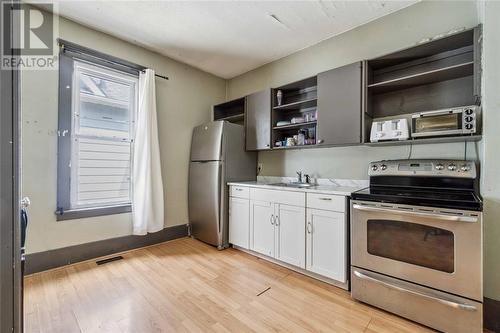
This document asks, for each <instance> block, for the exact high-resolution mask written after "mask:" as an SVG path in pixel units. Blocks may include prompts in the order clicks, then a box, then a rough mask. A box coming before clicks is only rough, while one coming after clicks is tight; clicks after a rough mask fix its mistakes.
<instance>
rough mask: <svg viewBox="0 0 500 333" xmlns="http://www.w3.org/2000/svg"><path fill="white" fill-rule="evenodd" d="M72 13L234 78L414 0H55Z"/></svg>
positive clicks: (80, 19) (62, 9)
mask: <svg viewBox="0 0 500 333" xmlns="http://www.w3.org/2000/svg"><path fill="white" fill-rule="evenodd" d="M56 2H57V4H58V6H56V7H58V10H57V11H58V12H59V13H60V14H61V15H62V16H65V17H67V18H69V19H71V20H74V21H77V22H79V23H82V24H84V25H86V26H89V27H92V28H94V29H96V30H100V31H103V32H105V33H108V34H110V35H113V36H116V37H119V38H121V39H124V40H127V41H130V42H132V43H134V44H138V45H141V46H143V47H145V48H148V49H150V50H153V51H156V52H158V53H160V54H163V55H165V56H168V57H170V58H173V59H176V60H179V61H181V62H184V63H187V64H189V65H191V66H193V67H196V68H199V69H202V70H204V71H206V72H209V73H212V74H215V75H217V76H220V77H222V78H226V79H227V78H232V77H234V76H237V75H239V74H242V73H245V72H247V71H249V70H252V69H254V68H257V67H259V66H262V65H264V64H266V63H269V62H271V61H274V60H276V59H279V58H282V57H285V56H287V55H289V54H291V53H294V52H296V51H299V50H301V49H304V48H306V47H308V46H311V45H314V44H316V43H318V42H320V41H322V40H324V39H327V38H330V37H332V36H335V35H337V34H340V33H342V32H344V31H347V30H350V29H353V28H355V27H356V26H359V25H362V24H365V23H367V22H369V21H372V20H374V19H377V18H380V17H382V16H385V15H388V14H390V13H392V12H394V11H397V10H399V9H402V8H404V7H407V6H409V5H412V4H414V3H416V2H418V0H409V1H390V0H389V1H56Z"/></svg>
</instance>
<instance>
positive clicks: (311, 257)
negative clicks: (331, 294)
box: [306, 209, 347, 283]
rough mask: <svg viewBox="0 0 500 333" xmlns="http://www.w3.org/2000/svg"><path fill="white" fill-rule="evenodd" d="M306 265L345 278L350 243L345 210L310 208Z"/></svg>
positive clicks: (309, 268)
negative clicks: (342, 211)
mask: <svg viewBox="0 0 500 333" xmlns="http://www.w3.org/2000/svg"><path fill="white" fill-rule="evenodd" d="M306 234H307V237H306V247H307V248H306V257H307V258H306V269H307V270H308V271H311V272H314V273H317V274H320V275H323V276H325V277H328V278H331V279H334V280H337V281H340V282H343V283H345V282H346V271H347V266H346V265H347V262H346V254H347V249H346V246H347V243H346V238H347V235H346V220H345V215H344V213H338V212H332V211H327V210H319V209H307V224H306Z"/></svg>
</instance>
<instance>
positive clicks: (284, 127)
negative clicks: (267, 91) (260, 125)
mask: <svg viewBox="0 0 500 333" xmlns="http://www.w3.org/2000/svg"><path fill="white" fill-rule="evenodd" d="M317 97H318V92H317V80H316V76H313V77H310V78H307V79H304V80H301V81H297V82H293V83H289V84H287V85H284V86H281V87H278V88H275V89H273V98H272V101H273V110H272V113H271V114H272V116H271V122H272V142H273V149H282V148H295V147H303V146H310V147H311V146H314V145H315V144H316V118H317V112H316V104H317V99H318V98H317Z"/></svg>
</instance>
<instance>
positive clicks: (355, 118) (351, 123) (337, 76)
mask: <svg viewBox="0 0 500 333" xmlns="http://www.w3.org/2000/svg"><path fill="white" fill-rule="evenodd" d="M361 78H362V63H361V62H356V63H354V64H350V65H347V66H343V67H339V68H335V69H332V70H329V71H327V72H323V73H320V74H318V120H317V121H318V126H317V137H318V145H347V144H359V143H360V142H361V91H362V89H361V88H362V84H361Z"/></svg>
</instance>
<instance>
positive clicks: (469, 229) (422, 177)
mask: <svg viewBox="0 0 500 333" xmlns="http://www.w3.org/2000/svg"><path fill="white" fill-rule="evenodd" d="M369 176H370V187H369V188H367V189H364V190H361V191H358V192H354V193H353V194H352V199H353V200H352V202H351V235H352V239H351V246H352V249H351V256H352V258H351V281H352V282H351V283H352V285H351V288H352V291H351V294H352V297H353V298H355V299H358V300H360V301H363V302H366V303H369V304H372V305H374V306H377V307H380V308H383V309H385V310H387V311H390V312H393V313H396V314H398V315H401V316H403V317H406V318H409V319H411V320H414V321H416V322H420V323H422V324H424V325H427V326H429V327H432V328H435V329H438V330H441V331H444V332H453V333H459V332H464V333H473V332H482V317H483V315H482V300H483V283H482V281H483V265H482V261H483V259H482V258H483V255H482V249H483V233H482V229H483V227H482V201H481V199H480V196H479V191H478V180H479V177H478V173H477V170H476V165H475V163H474V162H472V161H454V160H453V161H452V160H398V161H381V162H373V163H371V164H370V167H369Z"/></svg>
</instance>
